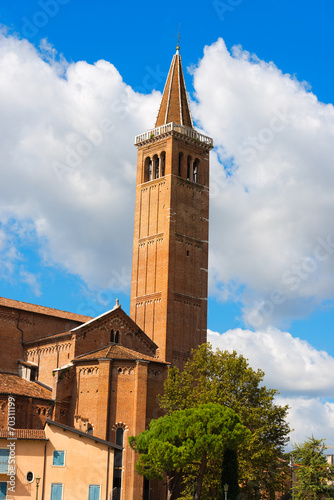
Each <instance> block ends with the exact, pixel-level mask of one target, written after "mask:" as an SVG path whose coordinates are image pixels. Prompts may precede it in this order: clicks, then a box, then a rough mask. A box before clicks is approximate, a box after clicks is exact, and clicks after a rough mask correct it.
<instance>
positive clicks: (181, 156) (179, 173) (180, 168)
mask: <svg viewBox="0 0 334 500" xmlns="http://www.w3.org/2000/svg"><path fill="white" fill-rule="evenodd" d="M182 160H183V153H179V171H178V175H179V177H182Z"/></svg>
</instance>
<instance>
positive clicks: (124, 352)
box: [74, 344, 163, 363]
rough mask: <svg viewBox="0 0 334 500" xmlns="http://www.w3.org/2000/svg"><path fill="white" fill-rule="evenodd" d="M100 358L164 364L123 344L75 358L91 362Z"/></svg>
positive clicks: (75, 359)
mask: <svg viewBox="0 0 334 500" xmlns="http://www.w3.org/2000/svg"><path fill="white" fill-rule="evenodd" d="M100 358H109V359H123V360H134V361H135V360H144V361H153V362H155V363H163V361H159V360H158V359H156V358H153V357H151V356H147V355H146V354H142V353H140V352H137V351H133V350H132V349H128V348H127V347H124V346H122V345H121V344H112V345H109V346H107V347H103V348H102V349H98V350H96V351H93V352H89V353H87V354H82V355H81V356H77V357H76V358H74V361H89V360H94V359H100Z"/></svg>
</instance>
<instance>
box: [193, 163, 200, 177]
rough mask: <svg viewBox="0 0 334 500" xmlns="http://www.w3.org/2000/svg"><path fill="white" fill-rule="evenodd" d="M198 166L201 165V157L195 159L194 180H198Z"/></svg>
mask: <svg viewBox="0 0 334 500" xmlns="http://www.w3.org/2000/svg"><path fill="white" fill-rule="evenodd" d="M198 166H199V159H198V158H196V160H195V161H194V165H193V181H194V182H198Z"/></svg>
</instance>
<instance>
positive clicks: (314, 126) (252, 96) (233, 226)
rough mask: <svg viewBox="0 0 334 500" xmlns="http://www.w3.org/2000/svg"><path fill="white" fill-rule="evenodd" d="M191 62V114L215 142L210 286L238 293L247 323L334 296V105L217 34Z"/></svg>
mask: <svg viewBox="0 0 334 500" xmlns="http://www.w3.org/2000/svg"><path fill="white" fill-rule="evenodd" d="M193 72H194V87H195V91H196V98H197V101H198V102H197V104H196V106H195V109H194V115H195V118H196V119H197V120H198V121H199V123H200V125H201V126H202V127H203V129H205V130H206V132H207V133H208V134H209V135H211V136H212V137H213V138H214V143H215V145H216V151H215V153H214V154H213V157H212V169H211V170H212V176H211V192H212V198H211V212H210V214H211V218H210V222H211V226H210V235H211V241H210V244H211V246H210V264H211V265H210V267H211V291H212V292H215V293H217V294H219V295H220V296H221V298H222V300H225V299H226V297H230V298H231V299H232V300H233V299H236V298H237V299H239V300H241V301H242V303H243V304H244V313H245V318H246V320H248V323H249V324H250V325H251V326H253V327H263V326H266V324H276V325H277V324H278V323H279V322H280V321H281V320H282V318H294V317H302V316H303V315H307V314H309V312H310V310H312V308H313V307H314V306H316V305H317V304H318V303H319V302H321V301H322V300H323V299H327V298H333V296H334V282H333V280H332V278H331V273H332V272H333V271H334V248H333V246H334V245H333V242H334V228H333V223H332V217H331V216H330V214H331V213H332V212H333V210H334V198H333V196H332V186H333V182H334V168H333V162H332V158H333V156H334V140H333V138H334V108H333V106H332V105H331V104H328V105H325V104H322V103H320V102H319V101H318V100H317V98H316V96H315V95H314V94H312V93H311V92H309V91H308V89H307V87H306V85H305V84H304V83H300V82H298V81H297V80H296V79H295V78H293V77H291V75H284V74H282V72H281V71H280V70H279V69H278V68H276V66H275V65H274V64H273V63H265V62H264V61H261V60H258V59H257V58H256V57H255V56H251V55H250V54H249V53H247V52H246V51H243V50H242V49H241V48H240V47H236V48H234V49H233V53H232V55H231V54H230V53H229V52H228V51H227V49H226V47H225V45H224V42H223V41H222V40H219V41H218V42H216V43H214V44H213V45H211V46H210V47H206V49H205V52H204V57H203V59H202V60H201V61H200V62H199V64H198V66H197V68H195V69H193ZM218 160H220V161H222V162H224V163H225V166H226V170H225V171H224V170H223V169H222V166H221V163H220V162H219V161H218ZM328 241H329V246H328V245H327V247H326V242H327V243H328ZM278 292H279V293H278Z"/></svg>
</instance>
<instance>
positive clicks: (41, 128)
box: [0, 33, 161, 293]
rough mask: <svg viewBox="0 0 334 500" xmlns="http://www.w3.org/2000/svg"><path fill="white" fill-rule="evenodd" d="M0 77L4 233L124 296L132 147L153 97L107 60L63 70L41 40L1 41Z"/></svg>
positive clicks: (149, 117)
mask: <svg viewBox="0 0 334 500" xmlns="http://www.w3.org/2000/svg"><path fill="white" fill-rule="evenodd" d="M0 72H1V74H2V75H6V78H1V79H0V116H1V121H0V132H1V133H0V142H1V152H2V154H1V170H2V178H1V185H0V195H1V196H0V200H1V201H0V222H1V225H2V228H6V231H7V232H6V234H9V233H12V235H13V231H14V229H13V226H11V228H10V229H9V227H8V224H7V222H8V220H9V219H11V221H12V222H13V221H15V223H16V224H17V226H21V224H20V221H21V222H22V221H25V224H26V225H28V226H30V227H31V228H32V229H33V232H34V237H35V239H36V240H37V242H38V246H39V251H40V255H41V257H42V258H43V261H44V263H47V264H50V265H52V264H59V265H61V266H62V267H63V268H64V269H65V270H67V271H68V272H70V273H73V274H77V275H79V276H80V277H81V278H82V279H83V280H84V281H85V282H86V283H87V284H88V285H89V286H91V287H94V286H95V287H110V288H113V289H121V288H123V289H126V288H128V286H129V278H128V277H129V268H130V265H131V249H132V245H131V240H132V229H131V228H132V227H133V212H134V189H135V175H136V150H135V148H134V147H133V139H134V136H135V135H136V134H137V133H140V132H142V131H145V130H146V129H147V128H149V127H150V126H152V123H154V117H155V113H156V110H157V109H158V106H159V100H160V97H161V96H160V94H159V93H157V92H153V93H151V94H149V95H143V94H139V93H136V92H135V91H134V90H133V89H131V87H129V86H128V85H127V84H126V83H125V82H124V81H123V80H122V77H121V75H120V74H119V72H118V71H117V69H116V68H115V67H114V66H113V65H112V64H111V63H109V62H107V61H98V62H96V63H95V64H94V65H90V64H87V63H86V62H83V61H81V62H78V63H71V64H68V63H67V62H66V61H65V60H64V59H63V58H61V57H60V58H59V57H57V54H56V52H55V50H54V49H53V48H52V47H50V46H49V44H47V42H45V41H44V42H43V43H42V46H41V48H40V50H37V49H36V48H35V47H33V46H32V45H31V44H30V43H29V42H27V41H26V40H19V39H17V38H15V37H12V36H6V35H5V34H4V33H2V34H0ZM3 231H4V229H3ZM3 239H4V236H2V239H1V242H2V243H1V245H2V246H4V243H3ZM5 255H6V254H5V253H4V251H3V252H2V258H3V259H4V260H5ZM7 257H8V255H7ZM12 263H13V259H12V260H11V261H10V260H9V257H8V258H7V265H5V262H3V264H2V269H6V270H7V271H8V272H9V271H10V269H11V267H10V265H11V264H12ZM14 270H16V271H17V272H19V269H18V268H15V266H14ZM25 276H26V278H27V276H28V275H25ZM29 282H30V284H32V282H31V279H30V280H29ZM35 290H36V291H37V290H38V288H36V287H35ZM38 293H39V292H38Z"/></svg>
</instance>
